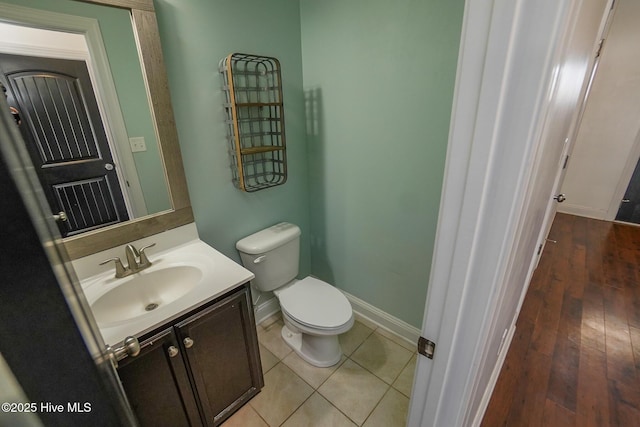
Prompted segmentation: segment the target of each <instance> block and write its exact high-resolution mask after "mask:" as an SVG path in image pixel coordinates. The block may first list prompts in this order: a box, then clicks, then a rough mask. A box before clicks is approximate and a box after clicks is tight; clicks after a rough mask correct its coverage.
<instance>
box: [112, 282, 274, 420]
mask: <svg viewBox="0 0 640 427" xmlns="http://www.w3.org/2000/svg"><path fill="white" fill-rule="evenodd" d="M145 337H147V338H145ZM145 337H143V340H141V347H142V349H141V351H140V354H139V355H138V356H137V357H128V358H126V359H124V360H123V361H121V362H120V367H119V368H118V373H119V375H120V379H121V381H122V385H123V387H124V389H125V392H126V393H127V397H128V398H129V402H130V403H131V406H132V407H133V410H134V412H135V413H136V415H137V416H138V420H139V422H140V425H141V426H154V427H157V426H171V427H175V426H217V425H219V424H221V423H222V421H224V420H225V419H226V418H227V417H228V416H229V415H231V414H232V413H233V412H234V411H235V410H237V409H238V408H239V407H240V406H242V405H244V404H245V403H246V402H247V401H248V400H249V399H250V398H252V397H253V396H254V395H256V394H257V393H258V392H259V391H260V389H261V388H262V386H263V385H264V380H263V377H262V369H261V366H260V354H259V350H258V340H257V335H256V329H255V321H254V317H253V311H252V305H251V295H250V291H249V288H248V285H244V286H242V287H241V288H240V289H239V290H237V291H235V292H233V293H231V294H227V295H226V296H223V297H222V298H221V299H218V300H216V301H213V303H210V304H208V305H205V306H203V307H201V308H199V309H196V310H194V311H192V312H190V313H187V314H186V315H184V316H181V317H180V318H178V319H176V320H174V321H173V322H171V323H170V324H168V325H163V327H162V328H158V329H156V331H154V332H152V333H151V334H147V335H145Z"/></svg>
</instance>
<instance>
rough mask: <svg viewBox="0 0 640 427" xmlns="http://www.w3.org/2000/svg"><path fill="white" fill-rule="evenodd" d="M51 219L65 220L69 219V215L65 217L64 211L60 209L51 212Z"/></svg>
mask: <svg viewBox="0 0 640 427" xmlns="http://www.w3.org/2000/svg"><path fill="white" fill-rule="evenodd" d="M53 219H55V220H56V221H60V222H66V221H67V220H68V219H69V217H67V214H66V212H64V211H60V212H58V213H57V214H53Z"/></svg>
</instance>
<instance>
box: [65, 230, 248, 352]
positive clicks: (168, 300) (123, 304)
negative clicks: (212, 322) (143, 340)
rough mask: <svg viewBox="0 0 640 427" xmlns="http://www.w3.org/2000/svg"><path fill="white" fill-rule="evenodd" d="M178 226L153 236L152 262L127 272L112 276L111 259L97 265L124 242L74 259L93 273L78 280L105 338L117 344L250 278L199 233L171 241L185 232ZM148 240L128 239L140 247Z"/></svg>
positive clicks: (246, 271)
mask: <svg viewBox="0 0 640 427" xmlns="http://www.w3.org/2000/svg"><path fill="white" fill-rule="evenodd" d="M184 227H187V226H183V227H179V229H176V230H177V231H176V232H175V233H176V234H173V237H171V236H169V237H167V238H165V236H164V235H165V234H171V233H173V232H174V230H169V231H165V232H164V233H160V234H158V235H155V236H153V241H154V242H157V243H158V246H157V247H156V248H161V247H166V249H164V250H158V251H156V250H154V251H152V252H151V253H150V254H149V259H150V261H151V262H152V263H153V265H151V267H149V268H147V269H145V270H142V271H140V272H138V273H135V274H132V275H131V276H127V277H123V278H116V277H115V268H114V266H113V264H110V265H106V266H105V265H100V266H99V263H100V262H101V261H102V260H104V259H107V258H112V257H114V256H118V255H121V254H122V253H123V252H124V248H114V250H110V252H109V251H105V252H108V253H100V254H97V255H96V256H89V257H85V259H81V260H80V261H77V262H78V263H79V266H80V270H82V271H83V272H85V273H86V272H92V273H93V274H85V275H84V276H85V277H84V279H83V280H82V281H81V283H80V284H81V285H82V289H83V291H84V295H85V297H86V300H87V303H88V304H89V306H90V307H91V311H92V312H93V317H94V318H95V320H96V323H97V326H98V328H99V329H100V333H101V334H102V338H103V339H104V341H105V343H108V344H110V345H112V346H118V345H119V343H122V342H123V340H124V339H125V338H126V337H127V336H130V335H133V336H137V337H140V336H142V335H143V334H145V333H147V332H151V331H153V330H154V329H157V328H158V327H160V326H162V325H164V324H166V323H167V322H168V321H170V320H172V319H177V318H178V317H180V316H181V315H182V314H185V313H187V312H189V311H191V310H193V309H194V308H195V307H198V306H200V305H202V304H206V303H207V302H209V301H212V300H213V299H215V298H217V297H220V296H222V295H224V294H225V293H226V292H228V291H229V290H231V289H234V288H235V287H237V286H239V285H242V284H243V283H246V282H248V281H249V280H251V279H252V278H253V274H252V273H251V272H250V271H248V270H246V269H245V268H244V267H242V266H240V265H238V264H237V263H235V262H234V261H232V260H230V259H229V258H227V257H226V256H224V255H223V254H221V253H220V252H218V251H216V250H215V249H213V248H212V247H211V246H209V245H207V244H206V243H204V242H202V241H201V240H199V239H192V240H188V241H185V242H183V243H176V240H178V241H179V239H182V238H183V235H186V236H187V237H188V236H189V234H190V233H191V231H189V230H187V231H186V232H185V230H184ZM192 227H194V226H192ZM154 242H150V241H149V240H147V241H144V242H134V243H136V244H137V246H139V247H140V246H145V245H148V244H149V243H154ZM80 262H81V263H80ZM98 266H99V267H98Z"/></svg>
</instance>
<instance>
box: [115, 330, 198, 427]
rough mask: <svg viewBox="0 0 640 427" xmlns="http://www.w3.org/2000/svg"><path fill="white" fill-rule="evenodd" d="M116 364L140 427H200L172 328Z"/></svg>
mask: <svg viewBox="0 0 640 427" xmlns="http://www.w3.org/2000/svg"><path fill="white" fill-rule="evenodd" d="M140 345H141V347H142V349H141V351H140V354H139V355H138V356H136V357H127V358H125V359H124V360H122V361H121V362H120V366H119V367H118V375H119V377H120V380H121V381H122V386H123V388H124V390H125V392H126V393H127V397H128V399H129V403H130V404H131V406H132V408H133V411H134V412H135V414H136V416H137V418H138V422H139V423H140V425H141V426H142V427H146V426H149V427H163V426H166V427H181V426H185V427H188V426H202V421H201V417H200V413H199V411H198V406H197V404H196V401H195V398H194V395H193V391H192V388H191V385H190V383H189V376H188V374H187V368H186V367H185V364H184V360H183V358H182V354H181V353H182V351H181V350H180V347H179V345H178V341H177V338H176V335H175V333H174V329H173V328H169V329H166V330H164V331H162V332H160V333H159V334H157V335H154V336H153V337H151V338H149V339H147V340H145V341H143V342H142V343H141V344H140Z"/></svg>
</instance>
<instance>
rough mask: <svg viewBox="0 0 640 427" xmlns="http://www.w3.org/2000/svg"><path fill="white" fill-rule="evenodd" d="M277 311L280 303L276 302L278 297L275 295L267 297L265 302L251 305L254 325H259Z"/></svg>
mask: <svg viewBox="0 0 640 427" xmlns="http://www.w3.org/2000/svg"><path fill="white" fill-rule="evenodd" d="M279 311H280V303H278V298H276V297H273V298H271V299H268V300H266V301H265V302H263V303H261V304H259V305H257V306H255V307H253V313H254V317H255V318H256V325H259V324H260V323H262V322H263V321H265V320H266V319H268V318H269V317H271V316H273V315H274V314H276V313H277V312H279Z"/></svg>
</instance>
